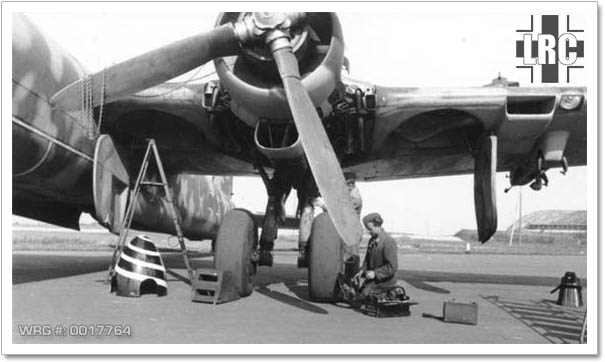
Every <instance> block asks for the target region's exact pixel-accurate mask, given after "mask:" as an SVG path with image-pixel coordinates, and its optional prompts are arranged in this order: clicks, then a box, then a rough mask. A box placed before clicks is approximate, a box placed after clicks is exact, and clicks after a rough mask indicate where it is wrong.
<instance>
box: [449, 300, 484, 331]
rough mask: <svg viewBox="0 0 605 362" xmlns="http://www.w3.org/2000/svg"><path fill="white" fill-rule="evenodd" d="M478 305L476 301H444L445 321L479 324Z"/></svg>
mask: <svg viewBox="0 0 605 362" xmlns="http://www.w3.org/2000/svg"><path fill="white" fill-rule="evenodd" d="M477 314H478V307H477V304H476V303H475V302H470V303H460V302H456V301H454V300H451V301H448V302H443V321H444V322H448V323H462V324H472V325H476V324H477V318H478V316H477Z"/></svg>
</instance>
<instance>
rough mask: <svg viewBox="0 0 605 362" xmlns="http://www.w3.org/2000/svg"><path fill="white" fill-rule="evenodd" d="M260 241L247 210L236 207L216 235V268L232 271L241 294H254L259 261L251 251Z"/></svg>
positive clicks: (234, 281)
mask: <svg viewBox="0 0 605 362" xmlns="http://www.w3.org/2000/svg"><path fill="white" fill-rule="evenodd" d="M257 243H258V229H257V228H256V225H255V224H254V221H253V220H252V216H251V215H250V213H249V212H248V211H245V210H241V209H235V210H231V211H229V212H228V213H227V215H225V218H224V219H223V221H222V222H221V226H220V228H219V230H218V235H217V236H216V253H215V255H214V268H215V269H218V270H223V271H229V272H231V276H232V282H233V283H234V286H235V287H236V288H237V290H238V292H239V295H240V296H242V297H245V296H247V295H250V294H252V286H253V285H252V284H253V282H254V275H255V274H256V263H255V262H254V261H253V259H252V253H253V252H254V251H255V250H256V246H257Z"/></svg>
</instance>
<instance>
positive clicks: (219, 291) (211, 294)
mask: <svg viewBox="0 0 605 362" xmlns="http://www.w3.org/2000/svg"><path fill="white" fill-rule="evenodd" d="M240 298H241V295H240V294H239V292H238V290H237V288H236V287H235V285H234V283H233V279H232V277H231V272H229V271H223V270H216V269H194V271H193V280H192V281H191V300H192V301H193V302H202V303H212V304H220V303H225V302H230V301H233V300H237V299H240Z"/></svg>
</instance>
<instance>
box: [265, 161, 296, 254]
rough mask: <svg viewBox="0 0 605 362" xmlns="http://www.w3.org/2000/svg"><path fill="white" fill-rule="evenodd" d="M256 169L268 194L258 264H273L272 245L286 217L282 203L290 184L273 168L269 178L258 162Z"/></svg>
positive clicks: (283, 203) (284, 201)
mask: <svg viewBox="0 0 605 362" xmlns="http://www.w3.org/2000/svg"><path fill="white" fill-rule="evenodd" d="M258 169H259V172H260V175H261V178H262V179H263V183H264V184H265V187H266V188H267V196H268V198H267V208H266V209H265V219H264V221H263V229H262V232H261V236H260V241H259V253H258V265H259V266H273V254H272V252H273V246H274V245H275V239H277V230H278V227H279V223H282V224H283V222H284V221H285V219H286V214H285V208H284V205H285V203H286V199H287V198H288V195H289V193H290V190H291V186H290V184H289V183H288V182H287V180H286V179H285V177H283V175H282V173H280V172H279V171H278V170H275V173H274V174H273V178H271V179H269V176H268V175H267V173H266V172H265V169H264V168H263V167H262V165H260V163H259V166H258Z"/></svg>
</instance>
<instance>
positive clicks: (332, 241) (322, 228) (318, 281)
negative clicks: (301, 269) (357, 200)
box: [309, 212, 343, 302]
mask: <svg viewBox="0 0 605 362" xmlns="http://www.w3.org/2000/svg"><path fill="white" fill-rule="evenodd" d="M342 258H343V241H342V239H341V238H340V236H339V235H338V233H337V232H336V229H335V228H334V224H332V220H331V219H330V216H329V215H328V213H325V212H324V213H322V214H319V216H317V217H316V218H315V220H313V227H312V229H311V237H310V238H309V297H310V298H311V300H313V301H316V302H334V301H336V300H337V297H338V294H339V293H338V285H337V279H338V274H339V273H341V272H342V268H343V266H342V264H343V261H342Z"/></svg>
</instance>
